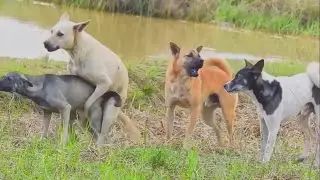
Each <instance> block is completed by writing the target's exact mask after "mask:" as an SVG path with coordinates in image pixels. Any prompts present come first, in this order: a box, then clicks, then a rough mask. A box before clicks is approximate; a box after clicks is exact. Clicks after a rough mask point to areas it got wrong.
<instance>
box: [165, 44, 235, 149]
mask: <svg viewBox="0 0 320 180" xmlns="http://www.w3.org/2000/svg"><path fill="white" fill-rule="evenodd" d="M170 49H171V52H172V55H173V60H171V61H170V62H169V65H168V68H167V72H166V82H165V98H166V106H167V113H166V119H167V122H168V130H167V131H168V132H167V139H170V138H171V136H172V130H173V121H174V111H175V107H176V106H180V107H182V108H190V109H191V119H190V124H189V127H188V129H187V131H186V137H185V140H184V147H185V148H187V147H186V145H187V144H186V140H189V138H190V137H191V135H192V133H193V130H194V128H195V125H196V122H197V118H198V116H199V114H201V115H202V118H203V120H204V122H205V123H206V124H207V125H209V126H211V127H212V128H213V129H214V131H215V133H216V135H217V138H218V143H219V145H224V143H223V140H222V136H221V127H220V126H218V125H217V124H216V121H215V119H214V112H215V109H216V108H217V107H221V108H222V112H223V116H224V118H225V120H226V123H227V127H228V133H229V141H230V144H232V143H233V125H234V121H235V115H236V114H235V109H236V106H237V103H238V95H237V94H229V93H227V92H226V91H225V89H224V88H223V85H224V84H225V83H226V82H228V81H230V80H231V79H232V73H231V70H230V68H229V67H228V65H227V64H226V62H224V61H222V60H220V59H207V60H205V61H203V60H202V59H201V57H200V55H199V53H200V51H201V49H202V46H200V47H198V48H197V49H195V50H191V51H190V52H188V53H187V54H185V55H182V54H181V53H180V48H179V47H178V46H177V45H176V44H174V43H172V42H170ZM203 62H204V65H203V67H202V68H200V67H199V68H200V69H199V71H198V72H199V76H198V77H192V76H193V75H192V74H190V73H188V68H189V66H192V65H194V63H198V64H199V63H200V64H201V63H202V64H203ZM201 66H202V65H201ZM195 76H197V75H195ZM205 102H207V103H205Z"/></svg>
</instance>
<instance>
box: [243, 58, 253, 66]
mask: <svg viewBox="0 0 320 180" xmlns="http://www.w3.org/2000/svg"><path fill="white" fill-rule="evenodd" d="M244 62H245V64H246V66H245V67H252V66H253V64H251V63H250V62H249V61H247V60H246V59H244Z"/></svg>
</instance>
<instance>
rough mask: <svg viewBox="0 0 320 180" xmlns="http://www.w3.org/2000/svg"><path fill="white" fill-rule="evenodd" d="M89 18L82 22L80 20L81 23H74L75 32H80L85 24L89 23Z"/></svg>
mask: <svg viewBox="0 0 320 180" xmlns="http://www.w3.org/2000/svg"><path fill="white" fill-rule="evenodd" d="M90 21H91V19H89V20H86V21H84V22H81V23H77V24H76V25H74V26H73V29H74V30H75V31H77V32H81V31H83V30H84V29H85V28H86V27H87V26H88V24H89V23H90Z"/></svg>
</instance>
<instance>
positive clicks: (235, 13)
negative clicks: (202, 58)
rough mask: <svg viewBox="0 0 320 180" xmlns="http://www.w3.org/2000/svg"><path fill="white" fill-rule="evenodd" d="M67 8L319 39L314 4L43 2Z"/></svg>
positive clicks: (264, 0) (309, 0)
mask: <svg viewBox="0 0 320 180" xmlns="http://www.w3.org/2000/svg"><path fill="white" fill-rule="evenodd" d="M44 1H51V2H55V3H58V4H66V5H69V6H75V7H82V8H90V9H95V10H106V11H111V12H121V13H126V14H135V15H144V16H153V17H161V18H175V19H186V20H192V21H197V22H214V23H217V24H222V25H227V26H231V27H232V26H236V27H241V28H247V29H253V30H263V31H268V32H273V33H283V34H302V35H309V36H319V26H320V24H319V20H320V19H319V18H320V17H319V9H320V8H319V1H317V0H296V1H281V0H276V1H274V0H124V1H117V0H108V1H102V0H70V1H65V0H44Z"/></svg>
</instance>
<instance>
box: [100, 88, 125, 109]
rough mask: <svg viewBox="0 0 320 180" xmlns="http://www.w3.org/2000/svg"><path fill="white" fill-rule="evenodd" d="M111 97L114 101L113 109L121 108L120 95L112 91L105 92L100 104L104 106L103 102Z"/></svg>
mask: <svg viewBox="0 0 320 180" xmlns="http://www.w3.org/2000/svg"><path fill="white" fill-rule="evenodd" d="M112 97H113V98H114V99H115V101H116V102H115V104H114V106H115V107H121V106H122V99H121V97H120V95H119V94H118V93H116V92H114V91H107V92H106V93H104V94H103V95H102V98H103V102H102V103H103V104H104V103H105V102H107V101H108V100H109V99H110V98H112Z"/></svg>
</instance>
